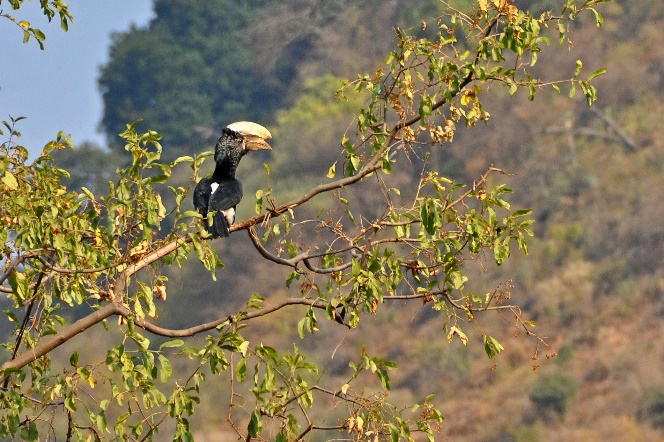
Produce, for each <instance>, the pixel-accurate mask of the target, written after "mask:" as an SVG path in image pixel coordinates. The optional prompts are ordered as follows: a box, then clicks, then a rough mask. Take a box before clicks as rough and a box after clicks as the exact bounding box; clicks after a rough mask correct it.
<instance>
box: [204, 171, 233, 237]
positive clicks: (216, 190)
mask: <svg viewBox="0 0 664 442" xmlns="http://www.w3.org/2000/svg"><path fill="white" fill-rule="evenodd" d="M214 184H218V185H217V186H215V185H214ZM210 188H211V190H212V195H211V196H210V199H209V204H208V211H214V212H215V214H214V216H213V217H212V225H210V224H208V225H207V230H208V232H210V234H212V235H213V236H214V237H218V236H228V235H229V234H230V231H229V229H230V227H231V224H233V222H234V221H235V206H237V205H238V203H239V202H240V200H241V199H242V183H240V181H238V180H236V179H235V178H231V179H225V180H221V181H219V182H216V183H213V184H211V185H210Z"/></svg>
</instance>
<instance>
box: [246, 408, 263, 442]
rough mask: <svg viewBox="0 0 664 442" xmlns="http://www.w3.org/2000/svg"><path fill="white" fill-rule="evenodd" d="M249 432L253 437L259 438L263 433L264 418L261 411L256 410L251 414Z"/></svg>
mask: <svg viewBox="0 0 664 442" xmlns="http://www.w3.org/2000/svg"><path fill="white" fill-rule="evenodd" d="M247 431H248V433H249V436H251V437H257V436H258V435H259V434H261V432H262V431H263V416H261V414H260V411H258V410H254V412H253V413H251V420H250V421H249V426H248V427H247Z"/></svg>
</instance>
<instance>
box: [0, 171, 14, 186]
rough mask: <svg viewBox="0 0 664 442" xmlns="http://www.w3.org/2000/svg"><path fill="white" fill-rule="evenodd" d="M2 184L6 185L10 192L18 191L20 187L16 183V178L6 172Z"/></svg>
mask: <svg viewBox="0 0 664 442" xmlns="http://www.w3.org/2000/svg"><path fill="white" fill-rule="evenodd" d="M2 182H3V183H5V186H7V188H8V189H9V190H16V188H17V187H18V181H16V177H15V176H14V174H13V173H11V172H10V171H6V172H5V176H3V177H2Z"/></svg>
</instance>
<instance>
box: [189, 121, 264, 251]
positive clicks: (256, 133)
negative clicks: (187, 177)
mask: <svg viewBox="0 0 664 442" xmlns="http://www.w3.org/2000/svg"><path fill="white" fill-rule="evenodd" d="M270 138H272V134H270V131H269V130H267V129H266V128H265V127H263V126H261V125H260V124H257V123H252V122H250V121H238V122H236V123H232V124H229V125H228V126H226V127H225V128H224V129H223V130H222V132H221V137H219V140H218V141H217V144H216V145H215V149H214V161H215V163H216V166H215V168H214V172H213V173H212V176H210V177H205V178H202V179H201V180H200V181H199V182H198V184H196V187H195V188H194V207H195V208H196V210H198V212H199V213H200V214H201V216H202V217H203V222H204V226H205V230H206V231H207V232H208V233H209V234H210V235H211V236H212V238H219V237H228V236H229V235H230V227H231V225H232V224H233V223H234V222H235V208H236V206H237V205H238V203H239V202H240V200H241V199H242V183H241V182H240V181H239V180H238V179H237V178H235V171H236V169H237V167H238V164H239V163H240V160H241V159H242V157H243V156H244V155H245V154H247V152H249V151H252V150H272V147H271V146H270V145H269V144H268V143H267V141H266V140H269V139H270Z"/></svg>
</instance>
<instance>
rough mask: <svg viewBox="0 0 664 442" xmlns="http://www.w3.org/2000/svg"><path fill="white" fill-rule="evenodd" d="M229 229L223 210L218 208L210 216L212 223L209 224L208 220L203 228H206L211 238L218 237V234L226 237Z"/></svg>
mask: <svg viewBox="0 0 664 442" xmlns="http://www.w3.org/2000/svg"><path fill="white" fill-rule="evenodd" d="M229 229H230V226H229V225H228V220H227V219H226V216H225V215H224V212H222V211H221V210H218V211H217V212H215V214H214V215H213V216H212V224H209V221H208V225H207V226H206V229H205V230H207V231H208V233H209V234H210V235H212V237H213V238H219V237H220V236H223V237H224V238H228V236H229V235H230V234H231V232H230V230H229Z"/></svg>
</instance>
